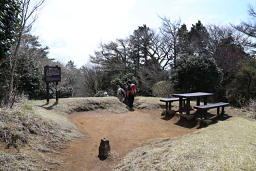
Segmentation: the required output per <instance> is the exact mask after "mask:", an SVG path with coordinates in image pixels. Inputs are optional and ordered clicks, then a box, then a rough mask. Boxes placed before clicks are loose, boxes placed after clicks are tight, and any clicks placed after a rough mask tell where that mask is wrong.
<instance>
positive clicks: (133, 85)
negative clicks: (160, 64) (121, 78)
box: [130, 84, 136, 96]
mask: <svg viewBox="0 0 256 171" xmlns="http://www.w3.org/2000/svg"><path fill="white" fill-rule="evenodd" d="M130 94H132V95H134V96H135V94H136V86H135V84H131V90H130Z"/></svg>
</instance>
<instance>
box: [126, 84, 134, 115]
mask: <svg viewBox="0 0 256 171" xmlns="http://www.w3.org/2000/svg"><path fill="white" fill-rule="evenodd" d="M135 94H136V86H135V84H132V82H131V81H128V82H127V88H126V97H127V98H128V107H129V109H130V110H133V102H134V96H135Z"/></svg>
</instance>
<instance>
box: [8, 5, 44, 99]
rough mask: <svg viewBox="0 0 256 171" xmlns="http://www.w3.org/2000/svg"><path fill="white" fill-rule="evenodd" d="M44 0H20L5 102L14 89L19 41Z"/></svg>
mask: <svg viewBox="0 0 256 171" xmlns="http://www.w3.org/2000/svg"><path fill="white" fill-rule="evenodd" d="M44 1H45V0H38V1H31V0H22V1H21V6H22V8H21V13H20V16H19V18H20V23H19V25H18V33H17V37H16V43H15V46H14V47H13V51H12V54H11V56H10V82H9V92H8V94H7V99H6V103H9V102H11V100H12V101H13V100H14V99H12V96H13V91H14V79H15V78H14V75H15V70H16V67H17V56H18V55H17V54H18V50H19V47H20V43H21V38H22V35H23V34H24V33H25V32H28V31H29V30H31V27H32V25H33V23H34V22H35V21H36V18H37V12H38V10H39V8H40V7H41V6H42V4H43V3H44Z"/></svg>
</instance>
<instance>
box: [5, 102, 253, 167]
mask: <svg viewBox="0 0 256 171" xmlns="http://www.w3.org/2000/svg"><path fill="white" fill-rule="evenodd" d="M54 102H55V101H54V100H51V101H50V104H45V101H27V102H23V103H21V104H19V105H17V106H16V107H15V108H14V109H12V110H10V109H1V110H0V113H1V115H0V137H1V144H0V149H1V150H0V170H51V169H53V170H54V169H56V168H58V167H59V166H60V165H61V161H59V160H56V159H55V158H54V157H51V156H56V155H57V156H58V155H61V153H60V152H61V151H62V149H65V148H66V142H70V141H71V142H72V141H73V140H75V139H79V137H83V136H85V134H84V133H80V132H79V131H78V129H77V128H76V126H75V125H74V124H73V123H71V122H70V120H69V119H68V116H69V114H71V113H73V112H79V111H97V112H98V113H101V111H106V112H108V113H116V114H121V113H124V112H127V111H128V110H127V109H126V107H125V105H124V104H122V103H120V102H119V101H118V99H117V98H115V97H104V98H67V99H60V100H59V104H55V103H54ZM174 105H175V106H176V107H177V103H174ZM135 107H136V110H143V111H147V110H155V109H160V108H161V107H164V105H163V104H162V103H160V102H159V98H153V97H136V100H135ZM247 113H249V112H247V111H241V110H240V109H235V108H230V107H229V108H227V114H228V115H230V116H233V117H230V118H228V119H227V120H223V121H221V120H220V121H219V122H218V123H216V124H213V125H210V126H209V127H207V128H202V129H198V130H197V131H196V132H194V133H192V134H188V135H185V136H183V137H180V138H174V139H173V138H172V139H170V138H164V139H156V140H151V141H148V142H144V143H143V144H144V145H143V146H142V147H139V148H137V149H134V150H133V151H132V152H131V153H129V154H128V155H127V156H126V157H124V158H123V159H122V161H121V163H119V164H118V165H117V166H115V170H209V169H210V170H234V169H235V170H236V169H242V170H255V169H256V162H255V160H254V159H255V157H256V156H255V154H256V145H255V139H256V132H255V131H256V121H255V120H251V119H247V118H245V117H244V116H246V114H247ZM157 116H159V115H157ZM241 116H242V117H241ZM113 117H114V116H113ZM159 117H160V116H159ZM6 147H9V149H7V148H6Z"/></svg>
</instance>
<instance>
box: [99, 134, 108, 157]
mask: <svg viewBox="0 0 256 171" xmlns="http://www.w3.org/2000/svg"><path fill="white" fill-rule="evenodd" d="M109 153H110V145H109V140H108V139H106V138H103V139H101V142H100V146H99V155H98V157H99V158H100V160H105V159H106V158H107V157H108V155H109Z"/></svg>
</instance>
